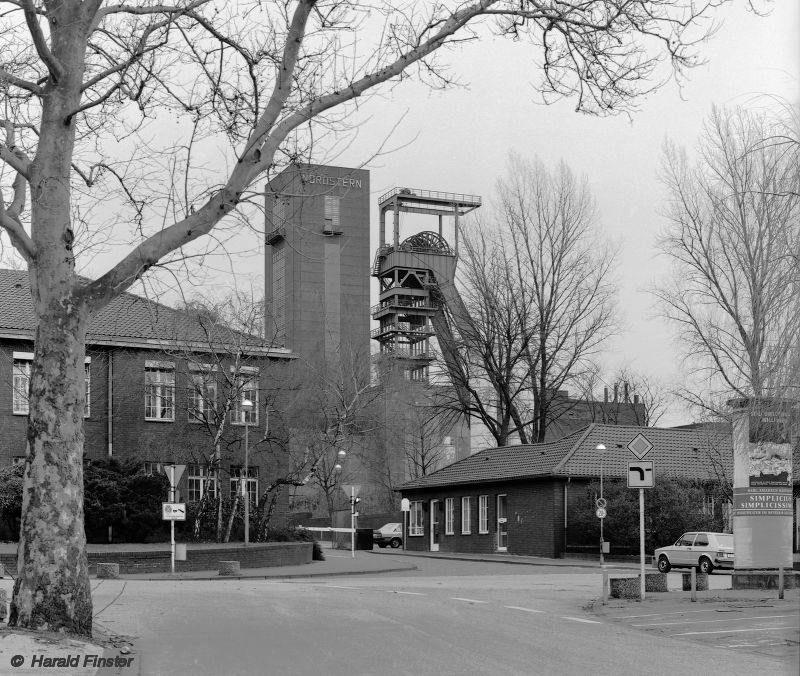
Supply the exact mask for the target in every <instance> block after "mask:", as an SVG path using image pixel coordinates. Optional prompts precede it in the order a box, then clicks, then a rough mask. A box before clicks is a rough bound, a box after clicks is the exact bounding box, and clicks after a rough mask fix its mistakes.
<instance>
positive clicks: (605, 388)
mask: <svg viewBox="0 0 800 676" xmlns="http://www.w3.org/2000/svg"><path fill="white" fill-rule="evenodd" d="M603 390H605V392H604V396H605V403H606V404H607V403H608V388H607V387H604V388H603Z"/></svg>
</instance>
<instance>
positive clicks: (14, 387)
mask: <svg viewBox="0 0 800 676" xmlns="http://www.w3.org/2000/svg"><path fill="white" fill-rule="evenodd" d="M12 359H13V361H12V366H11V413H12V414H13V415H28V413H29V412H30V405H29V402H28V395H29V394H30V388H31V372H32V369H33V353H32V352H14V354H13V356H12ZM18 379H19V380H18ZM23 383H24V387H22V384H23Z"/></svg>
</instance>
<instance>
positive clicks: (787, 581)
mask: <svg viewBox="0 0 800 676" xmlns="http://www.w3.org/2000/svg"><path fill="white" fill-rule="evenodd" d="M731 586H732V587H733V589H778V571H777V570H774V569H773V570H735V571H734V572H733V575H731ZM783 588H784V589H797V588H800V572H799V571H795V570H789V569H788V568H787V569H784V571H783Z"/></svg>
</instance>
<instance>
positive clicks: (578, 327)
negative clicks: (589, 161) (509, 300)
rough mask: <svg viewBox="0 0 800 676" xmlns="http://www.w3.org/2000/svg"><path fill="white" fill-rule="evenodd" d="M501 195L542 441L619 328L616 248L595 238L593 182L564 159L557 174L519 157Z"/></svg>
mask: <svg viewBox="0 0 800 676" xmlns="http://www.w3.org/2000/svg"><path fill="white" fill-rule="evenodd" d="M498 192H499V211H500V214H501V218H502V219H503V225H504V227H505V228H506V229H507V230H508V232H509V236H510V239H511V241H512V242H513V245H514V246H513V247H512V248H511V251H512V252H513V255H514V258H513V262H512V265H513V269H514V273H515V279H516V284H515V285H514V286H515V288H516V289H517V291H518V296H517V297H516V298H515V303H516V306H517V308H519V310H518V315H519V316H520V317H521V318H522V319H523V321H524V323H525V325H524V327H523V331H524V335H525V336H526V345H525V361H526V367H527V372H526V378H527V382H526V385H527V388H528V391H529V392H530V395H531V401H530V404H529V407H528V409H527V411H526V412H525V414H524V418H525V419H526V426H527V428H528V432H527V436H528V438H530V439H531V440H532V441H538V442H541V441H544V439H545V435H546V433H547V427H548V424H549V423H550V422H551V421H552V420H553V419H554V418H555V417H556V416H557V415H558V414H561V413H563V411H558V410H556V408H554V407H553V402H554V400H555V398H556V397H557V396H558V392H559V390H561V389H563V388H564V387H566V386H568V385H569V384H570V383H571V382H572V381H573V380H574V379H575V378H577V377H579V376H580V375H581V373H583V372H584V371H585V370H587V369H590V368H591V367H592V363H591V358H592V356H593V355H594V354H596V352H597V350H598V349H599V348H600V346H601V345H602V343H603V341H605V340H606V339H607V338H608V337H609V336H610V335H611V334H612V333H613V332H614V331H615V330H616V319H615V315H614V309H615V297H616V285H615V282H614V279H613V276H612V272H613V268H614V262H615V259H616V250H615V248H614V247H612V246H611V245H609V244H607V243H605V242H603V241H601V240H600V239H599V237H598V236H597V234H596V233H595V228H596V225H597V215H596V210H595V204H594V199H593V197H592V196H591V193H590V191H589V187H588V183H587V182H586V180H585V179H578V178H577V177H575V176H574V174H573V173H572V171H571V170H570V169H569V167H567V166H566V165H565V164H564V163H563V162H562V163H560V164H559V165H558V167H557V168H556V169H555V170H554V171H550V170H548V169H547V168H546V167H545V166H544V165H543V164H542V163H541V162H540V161H539V160H535V161H525V160H523V159H521V158H519V157H517V156H514V155H512V156H511V159H510V161H509V168H508V178H506V179H505V180H503V181H500V182H499V183H498Z"/></svg>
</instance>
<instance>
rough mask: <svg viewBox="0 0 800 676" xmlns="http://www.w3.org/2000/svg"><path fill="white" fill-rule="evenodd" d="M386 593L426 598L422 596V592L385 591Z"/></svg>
mask: <svg viewBox="0 0 800 676" xmlns="http://www.w3.org/2000/svg"><path fill="white" fill-rule="evenodd" d="M386 591H387V592H388V593H389V594H407V595H408V596H427V594H423V593H422V592H407V591H396V590H394V589H387V590H386Z"/></svg>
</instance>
